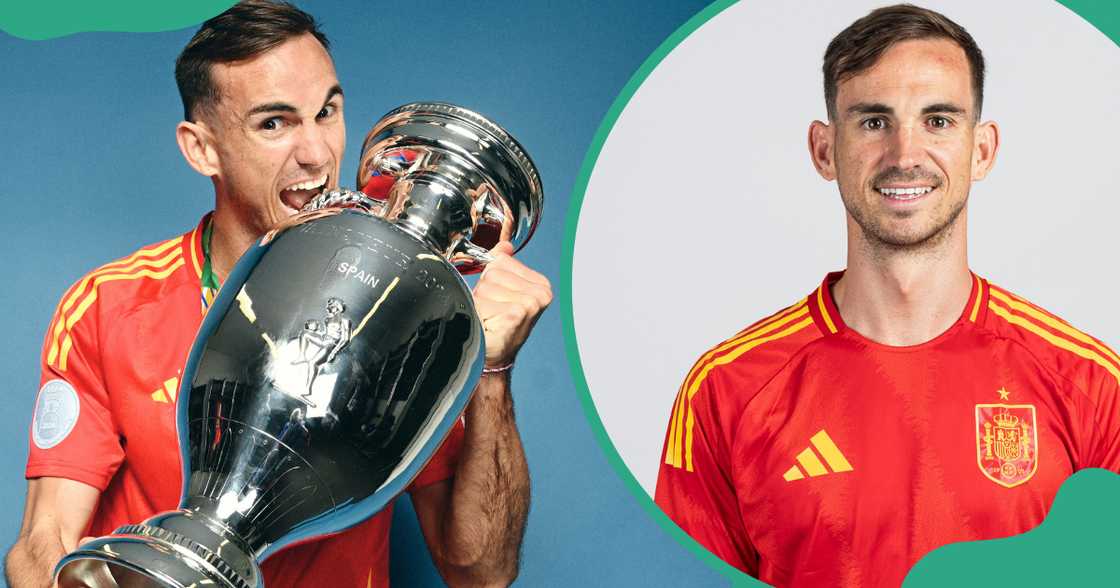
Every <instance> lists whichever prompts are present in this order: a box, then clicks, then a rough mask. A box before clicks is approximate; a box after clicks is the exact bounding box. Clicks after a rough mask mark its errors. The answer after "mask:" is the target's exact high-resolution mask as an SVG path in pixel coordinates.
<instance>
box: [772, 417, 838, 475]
mask: <svg viewBox="0 0 1120 588" xmlns="http://www.w3.org/2000/svg"><path fill="white" fill-rule="evenodd" d="M809 441H810V442H811V446H809V447H806V448H805V449H804V450H802V452H801V453H798V454H797V463H798V464H800V465H801V467H798V466H797V464H794V466H793V467H791V468H790V469H788V470H786V473H784V474H782V478H784V479H785V481H787V482H792V481H794V480H800V479H802V478H804V477H805V474H806V473H808V474H809V476H811V477H816V476H823V475H825V474H827V473H829V471H828V470H829V468H832V472H834V473H837V474H838V473H840V472H850V471H852V464H850V463H848V459H847V458H845V457H844V454H843V453H840V448H839V447H837V446H836V443H833V442H832V437H829V436H828V433H826V432H824V429H821V430H820V431H818V432H817V434H816V435H813V437H812V438H810V439H809ZM813 448H816V450H817V451H813ZM818 452H819V453H820V457H817V453H818ZM821 457H823V458H824V462H823V463H822V462H821ZM825 463H827V464H828V467H825ZM802 468H804V470H805V471H804V472H802V471H801V470H802Z"/></svg>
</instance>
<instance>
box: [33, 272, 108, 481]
mask: <svg viewBox="0 0 1120 588" xmlns="http://www.w3.org/2000/svg"><path fill="white" fill-rule="evenodd" d="M84 285H85V281H83V282H79V283H78V284H77V285H75V286H74V287H72V288H71V289H70V291H69V292H67V293H66V295H64V296H63V299H62V301H60V302H59V307H58V309H57V310H56V311H55V316H54V319H53V320H52V321H51V324H50V326H49V327H48V329H47V334H46V337H45V340H44V342H43V352H42V357H41V363H40V365H41V376H40V382H39V385H40V388H39V394H38V396H37V397H36V401H35V409H34V414H33V415H32V421H31V435H30V443H29V444H28V445H29V447H30V451H29V455H28V458H27V468H26V470H25V476H26V477H27V478H28V479H31V478H40V477H55V478H67V479H70V480H76V481H78V482H83V483H85V484H89V485H90V486H93V487H95V488H97V489H99V490H102V491H103V490H105V487H106V486H108V484H109V480H110V479H111V478H112V477H113V474H115V473H116V471H117V468H118V467H119V466H120V464H121V461H122V460H123V459H124V450H123V448H122V447H121V443H120V435H119V431H118V429H117V426H116V423H115V422H114V419H113V415H112V412H111V410H110V404H109V395H108V391H107V390H106V388H105V384H104V380H103V378H102V373H103V372H102V365H101V361H102V357H101V353H100V350H99V348H98V347H99V346H98V338H97V326H98V325H97V323H98V320H99V317H98V313H97V308H96V291H94V290H90V291H88V292H86V291H83V289H82V287H83V286H84ZM67 302H70V304H67Z"/></svg>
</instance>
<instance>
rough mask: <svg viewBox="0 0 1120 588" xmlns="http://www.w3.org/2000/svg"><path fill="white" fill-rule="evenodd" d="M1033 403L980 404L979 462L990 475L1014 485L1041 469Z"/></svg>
mask: <svg viewBox="0 0 1120 588" xmlns="http://www.w3.org/2000/svg"><path fill="white" fill-rule="evenodd" d="M1036 422H1037V420H1036V418H1035V409H1034V405H1033V404H977V405H976V463H977V465H979V466H980V471H981V472H984V475H985V476H987V478H988V479H989V480H991V481H993V482H995V483H996V484H999V485H1000V486H1004V487H1006V488H1014V487H1015V486H1018V485H1019V484H1022V483H1024V482H1026V481H1027V480H1030V479H1031V476H1034V473H1035V472H1036V471H1037V470H1038V430H1037V429H1036V428H1035V423H1036Z"/></svg>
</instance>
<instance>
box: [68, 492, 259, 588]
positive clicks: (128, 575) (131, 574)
mask: <svg viewBox="0 0 1120 588" xmlns="http://www.w3.org/2000/svg"><path fill="white" fill-rule="evenodd" d="M55 572H56V576H57V579H58V586H59V588H69V587H77V586H83V587H87V586H88V587H90V588H116V587H133V586H135V587H144V588H149V587H150V588H188V587H190V586H205V585H210V586H216V587H220V588H258V587H259V586H263V581H262V579H261V578H262V576H261V573H260V569H259V567H258V566H257V564H256V562H255V561H254V559H253V557H252V555H251V554H250V552H249V551H248V550H247V548H246V546H245V545H244V544H243V542H242V541H240V540H239V539H238V538H237V536H236V535H234V534H233V533H232V532H231V531H229V530H228V529H226V528H224V527H223V526H222V525H221V524H220V523H218V522H216V521H214V520H212V519H210V517H207V516H205V515H201V514H199V513H197V512H195V511H190V510H178V511H171V512H166V513H162V514H159V515H156V516H154V517H152V518H150V519H148V520H146V521H144V522H143V523H141V524H137V525H125V526H123V527H120V528H118V529H117V530H116V532H114V533H113V534H112V535H107V536H105V537H100V538H98V539H95V540H93V541H90V542H88V543H86V544H84V545H82V546H81V547H79V548H78V549H77V550H75V551H73V552H71V553H70V554H68V555H67V556H66V557H65V558H63V559H62V561H60V562H59V564H58V567H57V568H56V570H55Z"/></svg>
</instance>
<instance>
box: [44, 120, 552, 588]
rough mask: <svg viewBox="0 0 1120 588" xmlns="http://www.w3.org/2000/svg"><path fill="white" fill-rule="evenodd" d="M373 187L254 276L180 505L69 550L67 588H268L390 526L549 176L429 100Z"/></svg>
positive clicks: (219, 361)
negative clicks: (313, 541) (287, 564)
mask: <svg viewBox="0 0 1120 588" xmlns="http://www.w3.org/2000/svg"><path fill="white" fill-rule="evenodd" d="M358 186H360V187H361V188H362V190H363V191H360V192H355V191H348V190H334V191H330V192H326V193H324V194H321V195H319V196H318V197H316V198H315V199H314V200H312V201H311V202H310V203H308V205H307V206H306V207H305V208H304V210H303V211H302V212H301V213H300V214H298V215H296V216H294V217H292V218H291V219H289V220H288V221H286V222H285V223H283V224H282V225H281V226H279V227H277V228H275V229H273V230H272V231H270V232H269V233H268V234H267V235H265V236H264V237H263V238H262V239H261V240H260V241H259V242H258V244H257V245H255V246H253V247H252V248H250V250H249V251H248V252H246V253H245V255H244V256H243V257H242V258H241V260H240V261H239V262H238V263H237V266H236V267H235V268H234V270H233V271H232V272H231V274H230V276H229V279H228V280H227V281H226V283H225V285H224V286H223V287H222V290H221V292H220V294H219V295H218V297H217V299H216V300H215V301H214V303H213V305H212V306H211V308H210V311H209V313H208V314H207V316H206V319H205V320H204V321H203V323H202V327H201V328H200V330H199V333H198V337H197V338H196V340H195V343H194V347H193V348H192V349H191V354H190V358H189V360H188V362H187V366H186V369H185V373H184V376H183V387H182V390H181V392H180V395H181V396H180V401H179V405H178V417H177V418H178V425H177V426H178V433H179V444H180V449H181V452H182V463H183V480H184V484H183V494H182V499H181V500H180V503H179V508H178V509H177V510H173V511H168V512H164V513H160V514H158V515H156V516H153V517H151V518H149V519H147V520H146V521H144V522H142V523H139V524H131V525H125V526H123V527H120V528H118V529H117V530H116V532H114V533H113V534H112V535H108V536H105V537H100V538H97V539H94V540H92V541H90V542H88V543H86V544H84V545H82V546H81V547H80V548H78V549H77V550H76V551H74V552H72V553H70V554H68V555H67V556H66V557H64V558H63V559H62V561H61V562H59V564H58V567H57V568H56V577H57V579H58V583H59V586H61V587H62V588H68V587H71V586H90V587H93V588H99V587H102V586H158V587H176V588H186V587H188V586H205V585H211V586H216V587H225V588H254V587H258V586H263V585H264V582H263V579H262V575H261V571H260V567H259V563H258V562H260V561H263V560H264V559H265V558H267V557H269V556H270V555H271V554H273V553H276V552H277V551H279V550H281V549H283V548H284V547H286V546H288V545H291V544H293V543H296V542H299V541H303V540H306V539H308V538H312V537H316V536H320V535H325V534H328V533H333V532H337V531H340V530H343V529H346V528H349V527H352V526H354V525H356V524H358V523H359V522H361V521H363V520H365V519H367V518H368V517H370V516H372V515H374V514H375V513H377V512H378V511H380V510H381V509H382V508H383V507H384V506H385V505H386V504H387V503H388V502H389V501H390V500H392V499H393V498H394V497H395V496H396V495H397V494H399V493H400V492H401V491H403V490H404V489H405V487H406V486H407V485H408V484H409V482H410V481H411V480H412V479H413V478H414V477H415V476H416V475H417V473H419V471H420V470H421V469H422V468H423V466H424V465H425V464H426V463H427V461H428V460H429V458H431V456H432V454H433V453H434V452H435V451H436V449H437V447H438V446H439V444H440V443H441V442H442V441H443V439H444V437H445V436H446V435H447V433H448V432H449V431H450V430H451V427H452V426H453V425H454V424H455V421H456V420H457V419H458V418H459V417H460V415H461V414H462V412H463V410H464V409H465V408H466V405H467V401H468V400H469V399H470V395H471V392H472V391H473V390H474V387H475V384H476V383H477V380H478V377H479V374H480V372H481V370H482V364H483V357H484V352H483V350H484V347H483V336H482V328H481V324H480V322H479V319H478V316H477V315H476V313H475V310H474V303H473V301H472V298H471V293H470V291H469V289H468V287H467V285H466V283H465V282H464V281H463V278H462V277H461V275H460V273H469V272H472V271H476V270H478V269H480V268H481V267H482V266H484V265H485V264H486V263H487V261H489V259H490V255H489V252H488V250H489V248H491V247H493V245H494V244H496V243H497V242H498V240H499V239H504V240H509V241H511V242H512V243H513V245H514V246H515V248H518V249H519V248H520V247H522V246H523V245H524V244H525V242H526V241H527V240H528V239H529V237H530V236H531V235H532V233H533V230H534V228H535V227H536V224H537V222H538V219H539V216H540V212H541V205H542V191H541V184H540V179H539V177H538V175H537V171H536V168H535V167H534V165H533V163H532V161H530V159H529V157H528V156H527V155H526V154H525V152H524V151H523V150H522V148H521V146H520V145H519V144H518V143H517V141H515V140H514V139H513V138H512V137H510V136H509V135H508V134H507V133H506V132H505V131H504V130H502V129H501V128H500V127H498V126H497V125H495V124H494V123H492V122H490V121H489V120H487V119H485V118H483V117H482V116H480V115H478V114H476V113H474V112H471V111H469V110H466V109H463V108H459V107H456V106H452V105H449V104H440V103H418V104H409V105H406V106H402V107H400V108H398V109H396V110H393V111H392V112H390V113H388V114H387V115H385V117H383V118H382V119H381V120H380V121H379V122H378V123H377V125H376V126H375V127H374V128H373V130H372V131H371V132H370V133H369V135H368V136H367V137H366V140H365V143H364V145H363V147H362V157H361V164H360V167H359V171H358Z"/></svg>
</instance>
